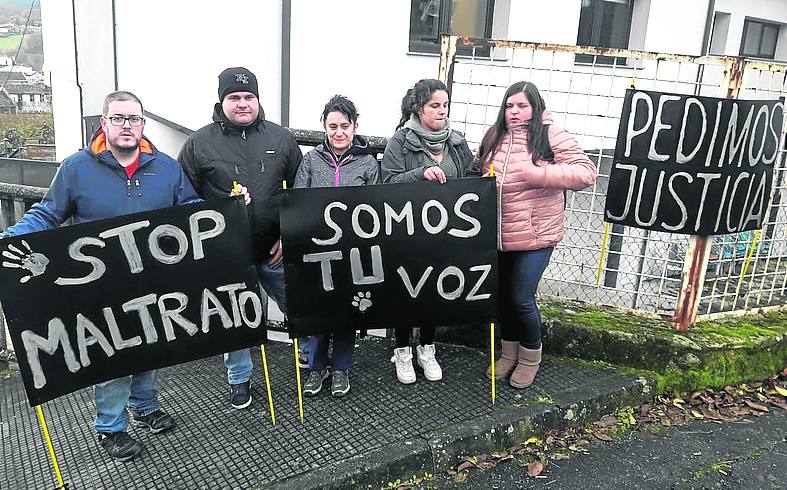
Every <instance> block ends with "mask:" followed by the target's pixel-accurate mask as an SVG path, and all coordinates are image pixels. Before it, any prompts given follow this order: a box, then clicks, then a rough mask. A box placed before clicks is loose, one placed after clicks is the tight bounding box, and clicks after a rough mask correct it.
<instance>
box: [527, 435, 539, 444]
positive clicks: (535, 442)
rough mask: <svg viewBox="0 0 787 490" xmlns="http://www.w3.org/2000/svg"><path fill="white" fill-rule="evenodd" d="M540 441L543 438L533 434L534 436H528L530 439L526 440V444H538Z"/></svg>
mask: <svg viewBox="0 0 787 490" xmlns="http://www.w3.org/2000/svg"><path fill="white" fill-rule="evenodd" d="M540 441H541V439H539V438H538V437H536V436H533V437H530V438H528V439H527V440H526V441H525V444H537V443H539V442H540Z"/></svg>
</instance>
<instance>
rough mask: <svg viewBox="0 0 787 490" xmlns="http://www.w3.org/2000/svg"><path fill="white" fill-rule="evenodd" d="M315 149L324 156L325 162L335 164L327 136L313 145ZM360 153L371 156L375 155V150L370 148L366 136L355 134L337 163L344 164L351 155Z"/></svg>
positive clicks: (354, 155) (356, 155)
mask: <svg viewBox="0 0 787 490" xmlns="http://www.w3.org/2000/svg"><path fill="white" fill-rule="evenodd" d="M315 150H317V152H318V153H319V154H320V156H322V158H324V159H325V160H326V161H327V162H330V163H331V164H332V165H335V163H334V162H336V157H335V156H334V153H333V151H331V149H330V144H329V143H328V140H327V138H326V139H325V140H324V141H323V142H322V143H320V144H319V145H317V146H316V147H315ZM361 155H372V156H373V157H375V158H376V157H377V152H376V151H374V150H372V148H371V147H370V146H369V142H368V141H366V138H364V137H363V136H359V135H357V134H356V135H355V136H353V142H352V144H351V145H350V147H349V148H348V149H347V151H345V152H344V153H343V154H342V156H341V158H339V161H338V164H339V165H344V164H345V163H347V162H349V161H352V160H353V158H352V157H359V156H361Z"/></svg>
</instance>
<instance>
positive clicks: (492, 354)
mask: <svg viewBox="0 0 787 490" xmlns="http://www.w3.org/2000/svg"><path fill="white" fill-rule="evenodd" d="M489 176H490V177H494V176H495V163H494V162H492V163H490V164H489ZM489 356H490V358H491V360H492V361H491V362H492V364H491V371H492V405H494V404H495V384H496V382H495V322H492V323H490V324H489Z"/></svg>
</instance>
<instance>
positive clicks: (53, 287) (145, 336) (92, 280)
mask: <svg viewBox="0 0 787 490" xmlns="http://www.w3.org/2000/svg"><path fill="white" fill-rule="evenodd" d="M249 236H250V235H249V222H248V217H247V214H246V209H245V206H244V204H243V201H242V200H240V199H238V198H226V199H219V200H214V201H206V202H201V203H197V204H190V205H184V206H176V207H172V208H166V209H160V210H156V211H150V212H145V213H137V214H131V215H126V216H120V217H116V218H111V219H104V220H98V221H92V222H89V223H83V224H79V225H73V226H67V227H62V228H58V229H54V230H50V231H44V232H39V233H31V234H27V235H19V236H15V237H10V238H6V239H3V240H0V251H2V256H3V257H2V267H0V300H1V301H2V304H3V309H4V311H5V316H6V321H7V323H8V327H9V330H10V333H11V339H12V341H13V344H14V349H15V352H16V356H17V359H18V362H19V369H20V372H21V374H22V379H23V381H24V384H25V389H26V391H27V395H28V398H29V401H30V404H31V405H36V404H40V403H42V402H45V401H47V400H51V399H53V398H57V397H58V396H61V395H64V394H66V393H70V392H72V391H75V390H77V389H79V388H83V387H86V386H90V385H92V384H95V383H98V382H101V381H106V380H110V379H114V378H118V377H121V376H126V375H129V374H133V373H138V372H143V371H148V370H151V369H156V368H159V367H163V366H169V365H173V364H179V363H183V362H186V361H190V360H194V359H199V358H202V357H207V356H211V355H215V354H220V353H223V352H227V351H232V350H237V349H240V348H242V347H249V346H251V345H255V344H259V343H261V342H262V341H263V339H265V337H266V332H265V318H264V314H263V309H262V304H261V300H260V296H259V285H258V281H257V274H256V270H255V266H254V260H253V254H252V251H251V242H250V238H249Z"/></svg>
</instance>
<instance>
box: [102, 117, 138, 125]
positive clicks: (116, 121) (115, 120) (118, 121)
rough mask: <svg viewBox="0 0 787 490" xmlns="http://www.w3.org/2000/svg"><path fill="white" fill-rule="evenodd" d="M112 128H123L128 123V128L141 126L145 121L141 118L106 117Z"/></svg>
mask: <svg viewBox="0 0 787 490" xmlns="http://www.w3.org/2000/svg"><path fill="white" fill-rule="evenodd" d="M106 119H108V120H109V122H110V124H112V125H113V126H123V125H125V124H126V121H128V124H129V126H135V127H136V126H142V123H143V122H144V121H145V118H144V117H142V116H128V117H127V116H107V118H106Z"/></svg>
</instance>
